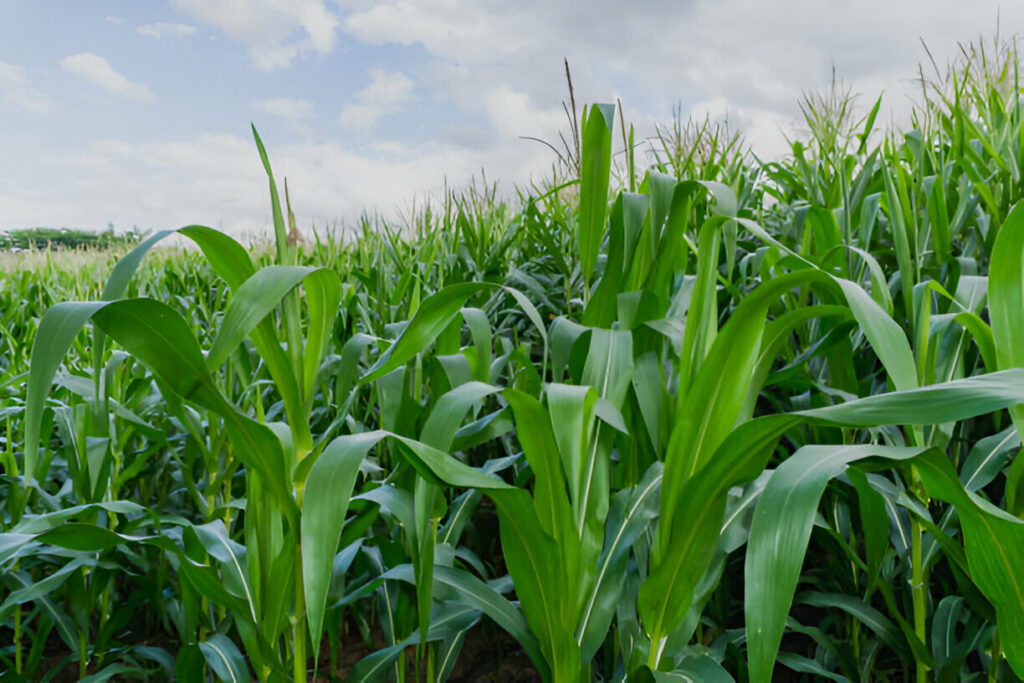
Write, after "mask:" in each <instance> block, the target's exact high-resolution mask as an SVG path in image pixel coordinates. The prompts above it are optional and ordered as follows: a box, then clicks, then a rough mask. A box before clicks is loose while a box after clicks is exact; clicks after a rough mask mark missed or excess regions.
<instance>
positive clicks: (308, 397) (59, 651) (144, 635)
mask: <svg viewBox="0 0 1024 683" xmlns="http://www.w3.org/2000/svg"><path fill="white" fill-rule="evenodd" d="M921 88H922V93H923V97H922V101H921V103H920V105H919V106H918V107H917V109H916V110H915V113H914V116H913V119H912V122H911V124H910V125H909V127H907V129H905V130H894V131H885V130H882V129H881V127H880V126H879V125H877V123H876V118H877V117H878V112H879V110H880V104H881V100H880V99H879V100H878V101H875V102H873V107H871V108H870V109H869V110H868V111H867V112H866V113H865V114H864V115H863V116H861V115H860V114H857V113H856V112H855V109H854V107H853V104H854V103H853V100H852V98H851V97H850V96H849V95H848V93H845V92H844V91H843V90H842V89H841V88H838V87H837V88H833V89H832V90H831V91H829V92H827V93H825V94H823V95H816V96H808V97H806V98H805V100H804V102H803V112H804V118H805V124H806V128H807V131H806V134H805V135H804V136H802V137H801V138H800V139H799V140H794V141H793V142H792V146H791V154H789V155H788V156H787V157H786V158H785V159H784V160H782V161H779V162H772V163H766V162H763V161H761V160H760V159H758V158H757V157H756V156H755V155H753V154H752V153H751V152H750V151H749V150H748V149H747V148H746V147H745V145H744V144H743V142H742V139H741V138H739V137H738V136H736V135H733V134H730V133H729V132H728V131H727V130H725V129H724V128H723V127H721V126H715V125H713V124H709V123H705V124H702V125H698V124H693V123H691V124H689V125H682V124H681V123H680V122H678V121H677V122H676V125H675V126H669V127H667V128H664V129H662V130H661V131H660V134H659V135H658V136H657V137H656V138H655V139H653V140H650V141H646V142H637V141H635V140H634V134H633V131H632V129H630V130H628V131H627V124H626V122H625V121H623V120H622V119H623V117H622V114H621V110H618V109H616V107H613V106H610V105H601V104H595V105H591V106H589V107H585V108H584V109H583V112H582V117H581V119H580V125H579V127H578V131H577V135H578V137H577V138H576V139H577V140H578V150H579V156H578V158H575V159H569V160H568V161H570V162H575V163H568V164H566V166H565V167H566V168H567V169H571V170H569V171H566V172H565V173H563V175H565V176H566V177H563V178H560V179H555V180H552V181H551V182H550V183H548V184H546V185H544V186H532V187H530V188H525V189H522V188H521V189H520V190H519V191H518V194H517V196H516V197H515V198H513V199H506V198H502V197H501V196H499V194H498V193H496V192H495V191H494V190H493V188H490V187H486V186H484V187H480V186H478V187H476V188H475V189H472V190H469V191H467V192H465V193H463V194H449V195H448V196H447V197H445V200H444V201H443V202H442V203H441V204H440V205H439V206H435V207H433V208H428V209H425V210H423V211H422V212H420V214H418V215H417V216H416V217H415V219H414V220H413V221H412V222H411V223H410V225H408V226H405V227H404V228H403V229H397V228H391V227H389V226H387V225H372V224H370V223H366V224H365V225H363V226H362V229H361V230H360V231H357V232H356V233H355V234H352V235H349V236H345V237H344V238H341V237H337V236H328V235H319V234H313V235H309V236H307V237H306V239H305V241H304V242H300V241H297V240H295V239H294V238H293V237H294V235H295V234H296V230H295V228H296V219H295V217H294V214H293V211H292V207H291V206H290V202H289V201H288V199H287V196H286V195H285V196H284V197H282V196H279V194H278V186H277V184H276V182H275V180H274V176H273V173H272V166H271V160H270V156H268V152H267V150H266V149H265V148H264V146H263V144H262V142H261V141H260V139H259V136H258V135H256V131H255V128H254V129H253V133H254V140H255V145H254V152H253V162H254V163H262V165H263V167H264V168H265V169H266V174H267V178H268V187H269V198H270V201H269V203H268V211H269V215H270V216H272V219H273V225H274V240H273V243H272V244H271V245H270V246H269V247H268V248H264V249H255V250H253V249H247V248H246V247H243V246H242V245H241V244H240V243H239V242H238V241H236V240H235V239H233V238H231V237H229V236H228V235H226V234H223V233H221V232H218V231H216V230H214V229H212V228H209V227H205V226H202V225H189V226H186V227H182V228H179V229H177V230H167V231H161V232H157V233H154V234H152V235H150V236H148V238H147V239H145V240H143V241H141V242H140V243H139V244H138V245H137V246H136V247H134V248H133V249H132V250H131V251H129V252H127V253H121V254H116V255H115V254H111V253H107V252H90V253H89V254H88V255H87V256H82V255H81V254H80V253H78V252H75V253H72V254H64V255H62V254H53V255H40V254H35V255H32V254H29V255H28V256H25V258H28V259H32V263H31V267H28V266H25V265H23V264H22V265H19V262H18V261H17V260H16V259H13V258H10V259H7V260H4V261H0V264H2V265H3V269H2V270H0V283H2V287H0V468H2V477H0V507H2V515H0V672H2V673H0V678H2V679H3V680H5V681H7V680H10V681H20V680H55V681H61V680H87V681H96V682H99V681H107V680H181V681H203V680H226V681H233V682H237V681H248V680H254V679H255V680H259V681H300V680H301V681H307V680H316V681H330V680H352V681H377V680H393V681H402V682H412V681H416V682H420V681H424V682H431V683H432V682H433V681H443V680H452V681H485V680H494V681H535V680H543V681H548V682H552V683H577V682H582V681H644V682H646V681H657V682H660V681H666V682H667V681H685V680H690V681H709V682H717V681H732V680H737V681H747V680H750V681H755V682H766V681H770V680H794V681H796V680H834V681H856V680H877V681H909V680H914V681H917V682H919V683H923V682H925V681H941V682H945V681H983V680H984V681H1015V680H1020V678H1022V677H1024V458H1021V457H1018V453H1019V451H1020V449H1021V430H1022V429H1024V205H1020V204H1019V202H1020V200H1021V198H1022V195H1024V180H1022V177H1021V176H1022V173H1024V118H1022V116H1024V101H1022V99H1021V92H1022V91H1021V88H1020V82H1019V78H1018V55H1017V53H1016V50H1015V48H1014V47H1013V46H1012V45H1006V44H1002V43H992V44H985V45H981V44H979V45H976V46H973V47H971V48H970V49H967V50H965V51H964V56H963V59H962V60H961V61H960V62H958V63H957V64H956V65H955V66H954V67H953V68H951V70H950V71H949V72H948V73H947V74H941V75H940V74H936V75H935V77H934V78H931V79H928V78H925V77H924V76H922V78H921ZM566 149H567V152H570V156H571V153H572V152H573V149H572V145H566ZM270 151H271V152H272V151H273V150H270ZM257 152H258V154H259V159H258V160H257V157H256V154H257ZM613 152H614V153H613ZM271 156H272V155H271ZM647 160H649V161H651V164H650V165H649V166H648V167H647V168H643V167H644V165H645V164H646V161H647ZM295 208H296V209H298V210H300V212H301V207H295ZM172 235H173V236H174V238H173V240H171V241H170V243H171V244H172V246H161V240H164V239H165V238H168V237H170V236H172ZM175 241H177V242H188V243H189V244H190V245H191V246H190V247H189V248H182V247H181V246H173V245H174V244H176V242H175ZM163 244H167V242H164V243H163ZM192 247H194V248H192ZM23 256H24V255H23Z"/></svg>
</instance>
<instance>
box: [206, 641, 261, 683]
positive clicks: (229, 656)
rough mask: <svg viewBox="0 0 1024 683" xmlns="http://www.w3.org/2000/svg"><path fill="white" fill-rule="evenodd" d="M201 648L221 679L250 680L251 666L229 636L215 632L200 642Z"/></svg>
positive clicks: (233, 681)
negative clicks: (247, 664)
mask: <svg viewBox="0 0 1024 683" xmlns="http://www.w3.org/2000/svg"><path fill="white" fill-rule="evenodd" d="M199 649H200V650H201V651H202V653H203V656H204V657H205V658H206V663H207V664H208V665H209V666H210V668H211V669H213V672H214V674H216V675H217V677H218V678H220V680H222V681H229V683H243V681H248V680H250V678H249V667H248V666H246V664H245V657H243V656H242V653H241V652H239V651H238V648H237V647H236V646H235V644H234V643H232V642H231V640H230V639H229V638H228V637H227V636H225V635H222V634H220V633H215V634H213V635H212V636H210V637H209V638H207V639H206V640H205V641H203V642H201V643H199Z"/></svg>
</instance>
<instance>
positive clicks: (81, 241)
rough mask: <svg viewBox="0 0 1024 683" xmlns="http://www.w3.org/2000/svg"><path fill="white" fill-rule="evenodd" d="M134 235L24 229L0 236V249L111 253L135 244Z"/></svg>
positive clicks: (131, 233) (56, 229) (90, 231)
mask: <svg viewBox="0 0 1024 683" xmlns="http://www.w3.org/2000/svg"><path fill="white" fill-rule="evenodd" d="M138 241H139V233H138V232H135V231H133V232H126V233H122V234H120V235H118V234H115V233H114V230H113V229H109V230H104V231H103V232H96V231H94V230H72V229H69V228H25V229H23V230H8V231H6V232H0V249H33V248H46V249H81V248H94V249H112V248H117V247H125V246H130V245H133V244H136V243H137V242H138Z"/></svg>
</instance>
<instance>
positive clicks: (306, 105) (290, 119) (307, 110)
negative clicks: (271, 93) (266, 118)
mask: <svg viewBox="0 0 1024 683" xmlns="http://www.w3.org/2000/svg"><path fill="white" fill-rule="evenodd" d="M253 104H254V106H255V107H256V108H257V109H259V110H260V111H263V112H266V113H268V114H271V115H272V116H278V117H280V118H282V119H284V120H285V121H286V122H287V123H288V127H289V128H291V129H292V130H294V131H295V132H296V133H300V134H303V135H308V134H309V126H308V125H306V122H307V121H309V120H310V119H312V118H313V113H314V106H313V103H312V102H310V101H309V100H300V99H293V98H290V97H271V98H269V99H266V100H259V101H257V102H254V103H253Z"/></svg>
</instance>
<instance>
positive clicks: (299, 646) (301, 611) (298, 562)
mask: <svg viewBox="0 0 1024 683" xmlns="http://www.w3.org/2000/svg"><path fill="white" fill-rule="evenodd" d="M305 616H306V592H305V589H304V587H303V582H302V546H301V544H299V543H296V544H295V624H294V626H293V633H294V645H295V657H294V662H293V664H292V677H293V678H294V680H295V681H296V682H299V681H302V682H303V683H304V682H305V680H306V622H305ZM313 647H316V643H313Z"/></svg>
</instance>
